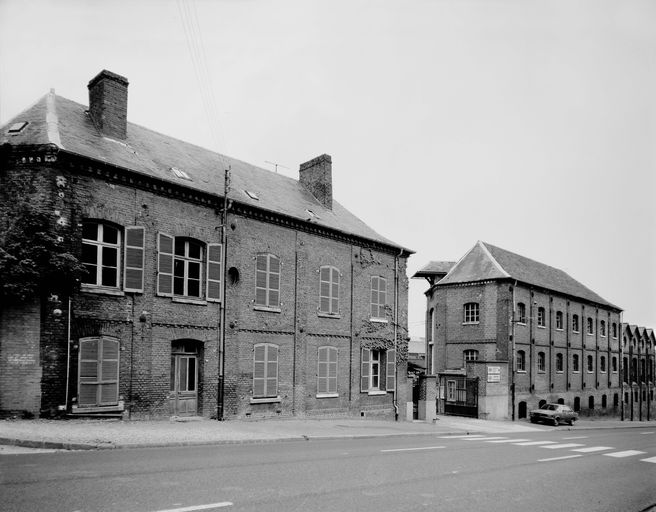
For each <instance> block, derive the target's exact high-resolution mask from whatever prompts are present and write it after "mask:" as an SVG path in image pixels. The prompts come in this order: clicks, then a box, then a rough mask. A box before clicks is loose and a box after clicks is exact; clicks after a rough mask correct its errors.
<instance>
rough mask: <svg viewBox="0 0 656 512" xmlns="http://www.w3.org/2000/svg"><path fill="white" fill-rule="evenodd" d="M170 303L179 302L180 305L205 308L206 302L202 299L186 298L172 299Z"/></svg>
mask: <svg viewBox="0 0 656 512" xmlns="http://www.w3.org/2000/svg"><path fill="white" fill-rule="evenodd" d="M171 301H172V302H179V303H181V304H196V305H197V306H207V301H206V300H203V299H189V298H187V297H173V298H171Z"/></svg>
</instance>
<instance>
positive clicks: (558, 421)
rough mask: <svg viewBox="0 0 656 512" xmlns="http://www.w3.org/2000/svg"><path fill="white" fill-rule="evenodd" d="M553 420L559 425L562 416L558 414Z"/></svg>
mask: <svg viewBox="0 0 656 512" xmlns="http://www.w3.org/2000/svg"><path fill="white" fill-rule="evenodd" d="M553 421H554V425H556V426H558V424H559V423H560V418H559V417H558V416H556V417H555V418H554V419H553Z"/></svg>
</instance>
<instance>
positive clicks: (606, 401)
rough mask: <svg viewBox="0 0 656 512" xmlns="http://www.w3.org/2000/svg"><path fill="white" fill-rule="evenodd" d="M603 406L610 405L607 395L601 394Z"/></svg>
mask: <svg viewBox="0 0 656 512" xmlns="http://www.w3.org/2000/svg"><path fill="white" fill-rule="evenodd" d="M601 407H602V408H603V409H605V408H606V407H608V399H607V398H606V395H601Z"/></svg>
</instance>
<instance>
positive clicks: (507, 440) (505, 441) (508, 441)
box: [488, 439, 530, 443]
mask: <svg viewBox="0 0 656 512" xmlns="http://www.w3.org/2000/svg"><path fill="white" fill-rule="evenodd" d="M522 441H530V439H500V440H498V441H488V443H520V442H522Z"/></svg>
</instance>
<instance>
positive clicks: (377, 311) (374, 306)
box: [371, 276, 387, 322]
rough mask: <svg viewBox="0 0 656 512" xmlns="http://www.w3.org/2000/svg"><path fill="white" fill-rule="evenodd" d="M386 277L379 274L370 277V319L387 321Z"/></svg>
mask: <svg viewBox="0 0 656 512" xmlns="http://www.w3.org/2000/svg"><path fill="white" fill-rule="evenodd" d="M386 306H387V279H385V278H384V277H380V276H372V277H371V320H377V321H385V322H386V321H387V318H386V316H385V307H386Z"/></svg>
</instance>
